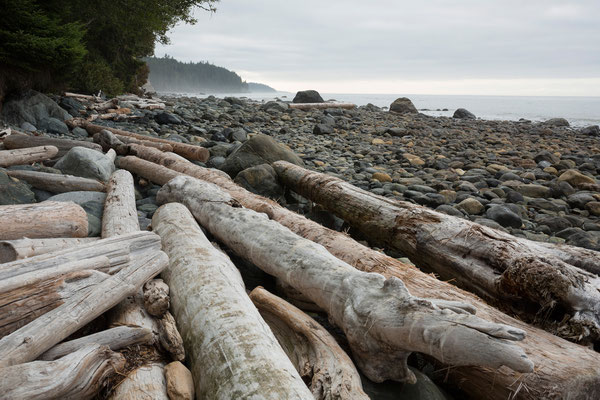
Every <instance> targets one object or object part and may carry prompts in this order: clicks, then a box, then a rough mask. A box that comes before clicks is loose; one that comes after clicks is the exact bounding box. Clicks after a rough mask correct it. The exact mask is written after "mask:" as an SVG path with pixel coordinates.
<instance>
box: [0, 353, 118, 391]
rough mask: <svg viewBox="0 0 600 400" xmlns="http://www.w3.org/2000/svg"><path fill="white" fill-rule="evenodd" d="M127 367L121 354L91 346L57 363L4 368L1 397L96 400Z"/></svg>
mask: <svg viewBox="0 0 600 400" xmlns="http://www.w3.org/2000/svg"><path fill="white" fill-rule="evenodd" d="M124 365H125V359H124V358H123V356H122V355H121V354H119V353H115V352H113V351H111V350H110V349H109V348H108V347H106V346H100V345H88V346H86V347H84V348H82V349H80V350H78V351H76V352H75V353H71V354H69V355H67V356H65V357H63V358H61V359H59V360H56V361H33V362H28V363H25V364H20V365H15V366H11V367H4V368H0V376H1V377H2V379H0V393H1V395H0V396H1V397H2V398H3V399H6V400H25V399H27V400H37V399H39V400H48V399H61V400H62V399H87V398H92V397H94V396H95V395H96V394H97V393H98V392H99V391H100V389H101V388H102V386H104V384H105V383H106V381H107V380H108V378H110V377H111V376H112V375H113V374H115V373H117V372H118V371H120V370H121V369H123V367H124Z"/></svg>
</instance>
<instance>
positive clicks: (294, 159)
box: [221, 134, 304, 177]
mask: <svg viewBox="0 0 600 400" xmlns="http://www.w3.org/2000/svg"><path fill="white" fill-rule="evenodd" d="M279 160H284V161H288V162H291V163H293V164H296V165H304V163H303V162H302V159H300V157H298V156H297V155H296V154H294V152H293V151H291V150H289V149H287V148H285V147H283V146H282V145H280V144H279V143H277V142H276V141H275V140H274V139H273V138H272V137H270V136H267V135H263V134H259V135H256V136H254V137H252V138H250V139H249V140H247V141H246V142H244V144H242V145H241V146H240V147H238V148H237V149H236V150H235V151H234V152H233V153H231V154H230V155H229V156H228V157H227V159H226V160H225V163H224V164H223V166H222V167H221V170H223V171H225V172H227V173H228V174H229V175H230V176H231V177H235V176H236V175H237V174H238V173H239V172H240V171H243V170H245V169H246V168H250V167H254V166H256V165H261V164H271V163H273V162H275V161H279Z"/></svg>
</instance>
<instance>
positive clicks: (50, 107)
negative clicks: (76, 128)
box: [0, 90, 71, 127]
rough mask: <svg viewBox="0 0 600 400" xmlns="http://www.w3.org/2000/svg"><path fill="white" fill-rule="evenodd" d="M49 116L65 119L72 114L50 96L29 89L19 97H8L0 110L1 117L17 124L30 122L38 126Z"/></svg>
mask: <svg viewBox="0 0 600 400" xmlns="http://www.w3.org/2000/svg"><path fill="white" fill-rule="evenodd" d="M47 118H56V119H58V120H60V121H64V120H67V119H70V118H71V115H70V114H69V113H68V112H67V111H66V110H64V109H63V108H61V107H60V106H59V105H58V104H56V103H55V102H54V100H52V99H51V98H50V97H48V96H46V95H45V94H42V93H39V92H36V91H35V90H28V91H25V92H23V93H22V94H21V95H20V96H18V97H13V98H10V99H8V100H7V101H6V102H5V103H4V105H3V106H2V112H0V119H2V120H4V121H6V122H8V123H9V124H14V125H17V126H20V125H21V124H22V123H23V122H29V123H30V124H32V125H34V126H36V127H37V126H38V125H39V124H40V122H41V121H42V120H44V119H47Z"/></svg>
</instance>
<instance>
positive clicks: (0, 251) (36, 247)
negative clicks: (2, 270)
mask: <svg viewBox="0 0 600 400" xmlns="http://www.w3.org/2000/svg"><path fill="white" fill-rule="evenodd" d="M97 240H98V238H58V239H28V238H24V239H17V240H4V241H2V242H0V264H2V263H7V262H11V261H15V260H21V259H23V258H27V257H33V256H37V255H40V254H45V253H50V252H53V251H56V250H61V249H68V248H70V247H75V246H78V245H80V244H84V243H90V242H95V241H97Z"/></svg>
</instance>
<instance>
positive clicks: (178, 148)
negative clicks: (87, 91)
mask: <svg viewBox="0 0 600 400" xmlns="http://www.w3.org/2000/svg"><path fill="white" fill-rule="evenodd" d="M83 127H84V128H85V129H86V130H87V131H88V133H89V134H91V135H94V134H95V133H96V132H100V131H101V130H103V129H106V130H109V131H111V132H112V133H114V134H115V135H121V136H128V137H132V138H135V139H139V140H145V141H149V142H154V143H162V144H168V145H170V146H171V147H172V148H173V152H175V153H177V154H179V155H180V156H183V157H185V158H187V159H188V160H194V161H200V162H206V161H208V158H209V157H210V153H209V151H208V149H205V148H204V147H200V146H195V145H192V144H186V143H178V142H174V141H172V140H166V139H160V138H157V137H153V136H146V135H140V134H138V133H133V132H128V131H124V130H121V129H115V128H108V127H106V126H100V125H94V124H90V123H84V124H83Z"/></svg>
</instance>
